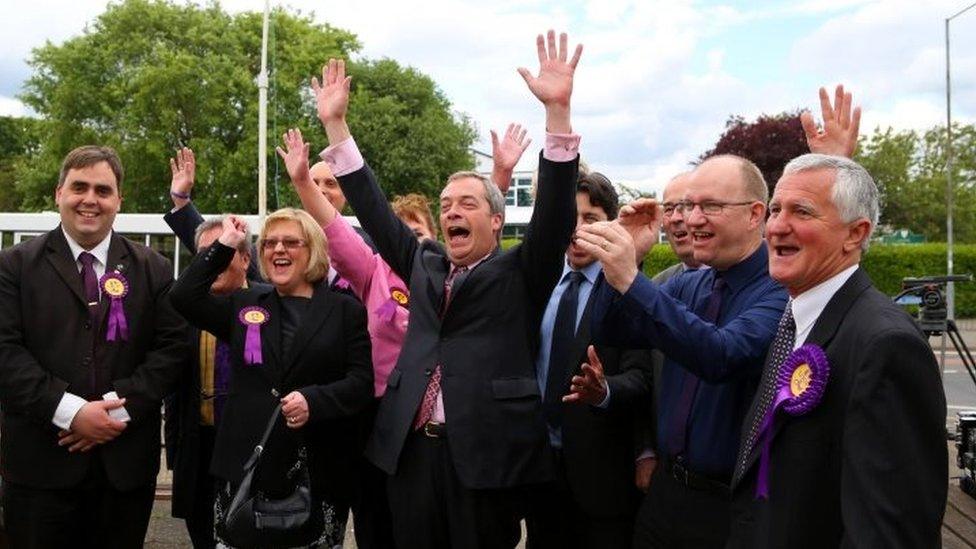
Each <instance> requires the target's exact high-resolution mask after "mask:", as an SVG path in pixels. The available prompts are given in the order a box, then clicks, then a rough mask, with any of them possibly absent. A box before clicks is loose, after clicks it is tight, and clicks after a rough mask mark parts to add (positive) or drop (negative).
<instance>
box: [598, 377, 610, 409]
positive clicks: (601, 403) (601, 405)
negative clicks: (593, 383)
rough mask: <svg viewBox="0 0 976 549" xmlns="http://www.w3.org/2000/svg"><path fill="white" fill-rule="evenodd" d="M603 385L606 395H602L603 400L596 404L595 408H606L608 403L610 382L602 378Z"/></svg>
mask: <svg viewBox="0 0 976 549" xmlns="http://www.w3.org/2000/svg"><path fill="white" fill-rule="evenodd" d="M603 386H604V387H605V388H606V389H607V396H605V397H603V401H601V402H600V403H599V404H597V405H596V407H597V408H603V409H604V410H606V409H607V406H609V405H610V384H609V383H607V381H606V380H603Z"/></svg>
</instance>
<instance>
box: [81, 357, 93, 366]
mask: <svg viewBox="0 0 976 549" xmlns="http://www.w3.org/2000/svg"><path fill="white" fill-rule="evenodd" d="M89 364H91V357H90V356H86V357H85V358H83V359H81V365H82V366H88V365H89Z"/></svg>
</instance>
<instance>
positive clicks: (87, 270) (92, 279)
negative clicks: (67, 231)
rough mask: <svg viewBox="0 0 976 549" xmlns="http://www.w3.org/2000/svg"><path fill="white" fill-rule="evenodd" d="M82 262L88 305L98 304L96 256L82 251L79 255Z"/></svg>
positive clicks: (83, 284)
mask: <svg viewBox="0 0 976 549" xmlns="http://www.w3.org/2000/svg"><path fill="white" fill-rule="evenodd" d="M78 261H79V262H80V263H81V284H82V286H83V287H84V288H85V299H86V300H87V301H88V306H89V307H93V306H95V305H98V277H97V276H95V267H94V263H95V256H93V255H92V254H90V253H88V252H81V254H79V255H78Z"/></svg>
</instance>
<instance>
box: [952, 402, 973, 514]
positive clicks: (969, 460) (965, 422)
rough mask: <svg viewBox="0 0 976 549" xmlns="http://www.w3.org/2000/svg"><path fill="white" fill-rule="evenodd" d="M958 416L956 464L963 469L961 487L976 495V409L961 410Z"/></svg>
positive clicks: (957, 413) (971, 494)
mask: <svg viewBox="0 0 976 549" xmlns="http://www.w3.org/2000/svg"><path fill="white" fill-rule="evenodd" d="M956 418H957V421H956V465H957V466H958V467H959V468H960V469H962V470H963V476H962V477H961V478H960V479H959V487H960V488H962V491H963V492H966V493H967V494H969V495H970V496H973V497H976V472H974V471H976V410H961V411H959V412H956Z"/></svg>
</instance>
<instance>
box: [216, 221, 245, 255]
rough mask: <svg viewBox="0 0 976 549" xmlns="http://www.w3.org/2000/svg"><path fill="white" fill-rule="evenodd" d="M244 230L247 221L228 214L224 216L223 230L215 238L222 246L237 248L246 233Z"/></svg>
mask: <svg viewBox="0 0 976 549" xmlns="http://www.w3.org/2000/svg"><path fill="white" fill-rule="evenodd" d="M246 230H247V221H244V219H242V218H240V217H237V216H236V215H228V216H227V217H225V218H224V223H223V232H222V233H221V234H220V236H219V237H218V238H217V241H218V242H220V243H221V244H223V245H224V246H229V247H231V248H237V246H239V245H240V243H241V242H243V241H244V237H245V235H246V234H247V233H246V232H245V231H246Z"/></svg>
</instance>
